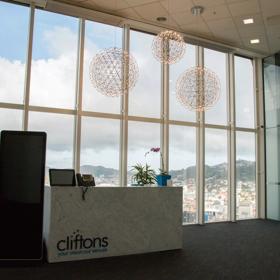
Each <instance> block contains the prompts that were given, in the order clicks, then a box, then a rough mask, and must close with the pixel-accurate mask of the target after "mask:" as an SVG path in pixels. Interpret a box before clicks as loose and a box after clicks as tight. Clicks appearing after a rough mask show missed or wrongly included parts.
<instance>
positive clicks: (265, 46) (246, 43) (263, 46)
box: [242, 37, 269, 53]
mask: <svg viewBox="0 0 280 280" xmlns="http://www.w3.org/2000/svg"><path fill="white" fill-rule="evenodd" d="M251 39H252V38H251V37H248V38H242V40H243V44H244V46H245V47H246V48H248V49H254V50H256V51H262V52H265V53H269V47H268V44H267V41H266V38H265V37H260V38H259V39H260V43H259V44H251V43H250V40H251Z"/></svg>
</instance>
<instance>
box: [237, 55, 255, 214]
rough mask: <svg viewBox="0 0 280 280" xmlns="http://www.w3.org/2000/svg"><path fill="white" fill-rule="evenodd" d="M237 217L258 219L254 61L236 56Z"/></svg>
mask: <svg viewBox="0 0 280 280" xmlns="http://www.w3.org/2000/svg"><path fill="white" fill-rule="evenodd" d="M234 62H235V63H234V64H235V65H234V66H235V115H236V127H237V132H236V207H237V208H236V215H237V219H248V218H255V217H256V156H255V154H256V148H255V139H256V132H255V131H254V130H255V95H254V77H253V61H252V60H251V59H248V58H244V57H240V56H235V58H234Z"/></svg>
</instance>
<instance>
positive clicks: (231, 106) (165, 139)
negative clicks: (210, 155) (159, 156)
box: [0, 5, 265, 224]
mask: <svg viewBox="0 0 280 280" xmlns="http://www.w3.org/2000/svg"><path fill="white" fill-rule="evenodd" d="M55 7H56V6H55V5H54V8H52V9H54V10H52V11H53V12H56V13H62V14H69V15H71V16H74V15H73V13H74V12H73V11H74V10H73V9H72V10H71V8H69V12H65V11H66V10H67V8H61V9H57V10H55ZM62 7H64V6H62ZM29 9H30V14H29V30H28V52H27V58H26V76H25V85H24V103H23V104H12V103H6V102H0V109H1V108H7V109H20V110H22V111H23V123H22V129H23V130H27V129H28V122H29V112H50V113H58V114H69V115H73V116H74V118H75V129H74V131H75V132H74V134H75V135H73V137H74V139H75V140H74V149H73V151H74V155H73V161H74V162H73V166H74V167H75V169H76V171H77V172H79V170H80V152H81V119H82V116H86V117H92V118H95V117H96V118H109V119H118V120H120V148H119V155H120V156H119V172H120V175H119V178H120V186H126V185H127V179H126V178H127V144H128V121H139V122H152V123H159V124H160V126H161V136H160V138H161V139H160V141H161V150H162V152H163V159H164V164H165V166H166V167H167V169H168V164H169V125H178V126H190V127H195V128H196V140H195V141H196V146H197V148H196V167H197V171H198V172H196V173H197V174H196V182H197V187H196V190H197V193H196V197H197V219H198V220H197V223H199V224H204V180H205V178H204V177H205V176H204V172H205V170H204V163H205V128H216V129H222V130H226V131H227V133H228V184H229V186H230V187H229V199H228V205H229V209H228V215H229V218H228V220H230V221H232V222H234V221H236V178H235V176H236V167H235V160H236V132H237V131H246V132H252V133H255V137H256V145H255V146H256V209H257V210H256V212H257V214H256V218H259V217H264V209H265V204H264V202H263V200H264V191H263V190H264V175H265V174H264V166H263V165H264V164H263V163H262V161H264V145H263V141H264V140H263V134H262V130H261V129H262V126H263V99H262V81H263V78H262V68H261V67H262V63H261V58H259V57H258V56H255V57H246V58H250V59H252V60H253V71H254V73H253V76H254V81H253V84H254V98H255V103H254V111H255V112H254V114H255V128H241V127H236V124H235V89H234V80H235V79H234V56H235V55H238V56H242V55H240V54H238V53H235V52H234V51H232V52H226V51H225V53H226V69H227V71H226V72H227V73H226V76H227V95H228V98H227V100H228V110H227V114H228V122H227V124H226V125H215V124H206V123H205V116H204V112H199V113H197V114H196V121H195V122H188V121H175V120H170V119H169V82H168V81H169V66H168V65H163V64H162V65H161V73H159V74H160V75H161V104H160V110H161V115H160V117H159V118H149V117H141V116H129V115H128V106H129V100H128V99H129V94H127V95H123V96H122V97H121V108H120V113H119V114H111V113H101V112H89V111H83V110H82V99H83V75H84V73H83V62H84V43H85V20H88V18H89V20H92V17H93V16H88V17H86V16H84V17H83V18H82V17H79V16H76V17H79V41H78V63H77V68H76V89H75V92H76V106H75V108H74V109H73V110H72V109H60V108H50V107H40V106H31V105H30V104H29V98H30V73H31V60H32V46H33V31H34V24H35V23H34V14H35V9H37V8H35V6H34V5H31V6H30V7H29ZM97 19H98V18H97ZM103 23H106V24H109V25H116V26H118V24H119V23H117V24H116V23H115V24H112V23H111V22H109V21H108V22H103ZM121 27H122V30H123V42H122V44H123V49H124V50H126V51H128V52H129V45H130V36H129V35H130V28H131V30H136V31H140V32H144V33H148V34H155V32H147V31H145V30H141V28H135V27H133V24H132V25H131V26H130V25H128V24H124V25H122V26H121ZM143 29H145V28H144V27H143ZM187 43H188V42H187ZM207 48H209V49H214V50H215V48H211V46H207ZM203 50H204V47H202V46H196V65H197V66H203V65H204V57H203V56H204V55H203Z"/></svg>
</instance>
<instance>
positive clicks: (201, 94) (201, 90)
mask: <svg viewBox="0 0 280 280" xmlns="http://www.w3.org/2000/svg"><path fill="white" fill-rule="evenodd" d="M220 91H221V86H220V80H219V77H218V75H217V74H216V73H215V72H213V71H212V70H209V69H207V68H205V67H193V68H190V69H187V70H186V71H185V72H184V73H183V74H181V76H180V77H179V79H178V80H177V85H176V96H177V99H178V100H179V101H180V102H181V104H182V105H183V106H184V107H187V108H188V109H190V110H193V111H200V112H201V111H205V110H207V109H209V108H210V107H212V106H213V105H214V104H215V103H216V102H217V101H218V99H219V96H220Z"/></svg>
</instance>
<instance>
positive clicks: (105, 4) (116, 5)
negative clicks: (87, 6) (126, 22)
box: [94, 0, 128, 11]
mask: <svg viewBox="0 0 280 280" xmlns="http://www.w3.org/2000/svg"><path fill="white" fill-rule="evenodd" d="M94 4H96V5H97V6H98V8H100V9H104V10H108V11H115V10H119V9H125V8H128V4H127V3H126V1H125V0H105V1H104V0H103V1H101V0H94Z"/></svg>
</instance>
